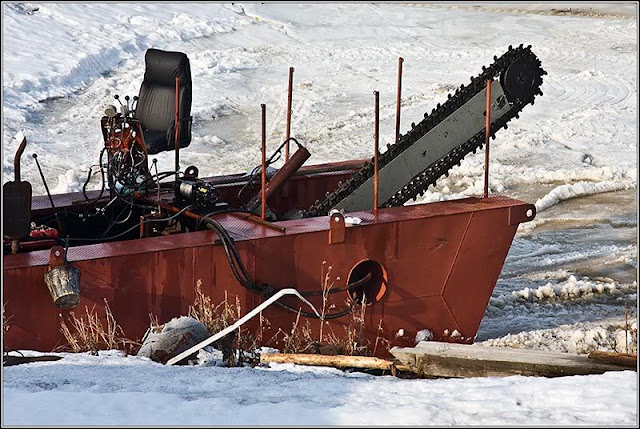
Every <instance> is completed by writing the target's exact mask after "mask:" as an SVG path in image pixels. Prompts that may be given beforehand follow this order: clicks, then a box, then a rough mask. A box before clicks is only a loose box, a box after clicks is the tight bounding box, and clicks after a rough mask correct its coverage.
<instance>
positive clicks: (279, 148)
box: [237, 137, 302, 201]
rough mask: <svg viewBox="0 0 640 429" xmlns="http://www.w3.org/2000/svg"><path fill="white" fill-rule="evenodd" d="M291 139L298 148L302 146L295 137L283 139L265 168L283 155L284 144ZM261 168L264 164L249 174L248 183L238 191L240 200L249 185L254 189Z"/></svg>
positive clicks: (266, 162)
mask: <svg viewBox="0 0 640 429" xmlns="http://www.w3.org/2000/svg"><path fill="white" fill-rule="evenodd" d="M289 141H292V142H294V143H295V144H296V145H298V148H301V147H302V145H301V144H300V143H299V142H298V140H296V139H295V138H294V137H289V138H288V139H286V140H285V141H283V142H282V144H281V145H280V147H278V149H276V150H275V152H273V154H272V155H271V157H269V159H268V160H266V161H265V169H266V168H267V167H269V166H270V165H271V164H273V163H274V162H276V161H278V160H279V159H280V157H281V156H282V149H283V148H284V145H286V144H287V143H288V142H289ZM276 155H278V157H277V158H276V157H275V156H276ZM261 169H262V166H261V165H258V166H257V167H255V168H254V169H253V170H251V173H250V174H249V179H248V180H247V183H245V184H244V186H243V187H242V188H240V190H239V191H238V195H237V198H238V200H239V201H242V200H241V199H240V195H241V194H242V192H244V190H245V189H246V188H247V186H251V190H252V191H253V179H254V178H255V177H256V175H257V174H258V171H260V170H261ZM261 174H262V173H261Z"/></svg>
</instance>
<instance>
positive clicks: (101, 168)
mask: <svg viewBox="0 0 640 429" xmlns="http://www.w3.org/2000/svg"><path fill="white" fill-rule="evenodd" d="M106 149H107V148H106V147H103V148H102V150H101V151H100V156H99V157H98V160H99V161H98V162H99V164H100V177H101V182H102V187H101V189H100V194H99V195H98V196H97V197H96V198H94V199H93V200H91V201H89V197H88V196H87V185H89V181H90V180H91V170H92V168H91V167H89V174H88V175H87V180H86V181H85V182H84V185H83V186H82V195H84V199H85V200H87V205H91V204H93V203H95V202H97V201H98V200H100V198H102V195H103V194H104V190H105V182H104V168H103V167H102V157H103V156H104V152H105V150H106Z"/></svg>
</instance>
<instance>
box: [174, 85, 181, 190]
mask: <svg viewBox="0 0 640 429" xmlns="http://www.w3.org/2000/svg"><path fill="white" fill-rule="evenodd" d="M175 98H176V100H175V102H176V105H175V113H176V118H175V124H174V127H173V130H174V131H175V138H174V144H173V145H174V149H175V152H176V182H175V188H176V189H175V190H176V195H177V194H178V189H179V185H178V170H179V169H180V144H179V140H180V78H179V77H177V78H176V93H175Z"/></svg>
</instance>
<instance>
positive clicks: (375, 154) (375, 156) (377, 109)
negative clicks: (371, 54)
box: [373, 91, 380, 216]
mask: <svg viewBox="0 0 640 429" xmlns="http://www.w3.org/2000/svg"><path fill="white" fill-rule="evenodd" d="M373 96H374V99H375V120H374V121H375V131H374V132H373V140H374V145H375V146H374V149H373V214H374V215H375V216H378V185H379V176H378V169H379V165H378V136H379V135H380V128H379V126H380V115H379V113H380V93H379V92H378V91H373Z"/></svg>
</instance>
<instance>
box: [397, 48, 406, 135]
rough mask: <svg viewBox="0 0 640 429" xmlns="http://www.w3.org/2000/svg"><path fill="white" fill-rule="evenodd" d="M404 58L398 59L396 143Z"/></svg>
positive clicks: (398, 133) (398, 128)
mask: <svg viewBox="0 0 640 429" xmlns="http://www.w3.org/2000/svg"><path fill="white" fill-rule="evenodd" d="M403 62H404V58H402V57H399V58H398V95H397V97H396V140H395V141H396V142H397V141H398V140H399V139H400V96H401V94H402V63H403Z"/></svg>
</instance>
